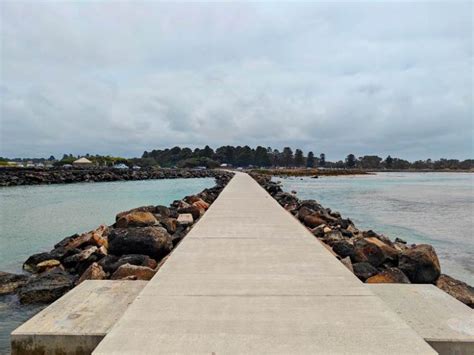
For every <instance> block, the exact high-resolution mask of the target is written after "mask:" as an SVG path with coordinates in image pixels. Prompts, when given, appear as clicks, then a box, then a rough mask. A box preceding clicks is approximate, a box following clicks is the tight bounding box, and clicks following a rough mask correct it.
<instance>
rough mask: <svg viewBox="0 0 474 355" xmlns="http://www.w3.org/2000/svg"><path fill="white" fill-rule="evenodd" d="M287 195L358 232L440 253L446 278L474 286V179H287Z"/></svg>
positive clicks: (459, 175) (471, 176)
mask: <svg viewBox="0 0 474 355" xmlns="http://www.w3.org/2000/svg"><path fill="white" fill-rule="evenodd" d="M275 180H280V181H282V184H283V189H284V190H285V191H288V192H289V191H292V190H295V191H297V196H298V197H299V198H301V199H315V200H318V201H319V202H320V203H321V204H322V205H323V206H324V207H329V208H331V209H332V210H335V211H339V212H340V213H341V214H342V215H343V217H347V218H350V219H351V220H352V221H353V222H354V223H355V224H356V226H358V227H359V228H363V229H373V230H374V231H376V232H379V233H382V234H385V235H386V236H389V237H390V238H392V239H395V237H399V238H402V239H404V240H406V241H407V242H408V243H428V244H431V245H433V246H434V247H435V249H436V252H437V254H438V257H439V259H440V263H441V269H442V272H443V273H446V274H448V275H451V276H453V277H455V278H457V279H460V280H462V281H465V282H467V283H469V284H471V285H473V284H474V232H473V231H474V174H469V173H378V174H376V175H359V176H350V177H348V176H339V177H321V178H319V179H312V178H306V177H305V178H303V179H301V178H287V179H280V178H276V179H275Z"/></svg>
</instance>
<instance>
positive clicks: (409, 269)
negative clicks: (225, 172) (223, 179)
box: [250, 174, 474, 308]
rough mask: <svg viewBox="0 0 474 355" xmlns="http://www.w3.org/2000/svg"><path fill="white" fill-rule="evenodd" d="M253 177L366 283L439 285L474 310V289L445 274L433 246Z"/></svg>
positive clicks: (259, 177) (274, 183)
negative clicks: (362, 224)
mask: <svg viewBox="0 0 474 355" xmlns="http://www.w3.org/2000/svg"><path fill="white" fill-rule="evenodd" d="M250 175H251V176H252V177H253V178H254V179H255V180H256V181H257V182H258V183H259V184H260V185H261V186H262V187H263V188H264V189H265V190H266V191H267V192H268V193H269V194H270V195H271V196H272V197H273V198H274V199H275V200H276V201H277V202H278V203H279V204H280V205H281V206H282V207H283V208H285V209H286V210H287V211H288V212H289V213H291V214H292V215H293V216H294V217H295V218H296V219H298V220H299V221H300V222H301V224H303V225H304V226H305V227H306V228H308V229H309V230H310V232H311V233H312V234H313V235H314V236H315V237H316V238H318V240H319V241H320V242H322V243H323V245H324V246H325V247H326V248H327V249H328V250H329V251H330V252H331V253H332V254H333V255H334V256H335V257H336V258H337V259H338V260H339V261H341V263H343V264H344V265H345V266H346V267H347V268H348V269H349V270H350V271H352V272H353V273H354V274H355V275H356V276H357V277H358V278H359V279H360V280H361V281H362V282H365V283H422V284H423V283H424V284H433V285H435V286H437V287H438V288H440V289H441V290H443V291H445V292H447V293H448V294H450V295H451V296H452V297H454V298H456V299H458V300H459V301H461V302H463V303H464V304H466V305H468V306H469V307H471V308H474V287H472V286H470V285H468V284H467V283H465V282H463V281H461V280H457V279H454V278H452V277H451V276H449V275H446V274H443V273H442V270H441V267H440V264H439V260H438V257H437V255H436V251H435V249H434V248H433V247H432V246H431V245H429V244H410V243H409V242H407V241H405V240H402V239H399V238H396V239H395V241H392V240H390V239H389V238H388V237H386V236H385V235H382V234H377V233H375V232H374V231H373V230H367V231H363V230H359V229H358V228H357V227H356V226H355V225H354V223H353V222H352V221H351V220H350V219H349V218H342V216H341V215H340V214H339V213H338V212H334V211H331V209H329V208H324V207H323V206H321V205H320V204H319V203H318V202H317V201H316V200H300V199H299V198H298V197H296V196H295V195H294V194H293V193H288V192H285V191H283V190H282V188H281V186H280V185H279V184H278V183H276V182H273V181H271V176H268V175H259V174H250Z"/></svg>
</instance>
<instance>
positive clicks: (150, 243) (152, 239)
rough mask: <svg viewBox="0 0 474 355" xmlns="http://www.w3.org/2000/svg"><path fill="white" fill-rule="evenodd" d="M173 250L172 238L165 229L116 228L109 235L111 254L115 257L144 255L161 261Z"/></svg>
mask: <svg viewBox="0 0 474 355" xmlns="http://www.w3.org/2000/svg"><path fill="white" fill-rule="evenodd" d="M172 248H173V243H172V241H171V237H170V235H169V234H168V232H167V231H166V229H165V228H163V227H143V228H128V229H123V228H116V229H113V230H112V231H111V232H110V234H109V253H111V254H113V255H118V256H121V255H125V254H144V255H148V256H150V257H151V258H153V259H155V260H161V259H162V258H163V257H164V256H165V255H167V254H168V253H169V252H170V251H171V249H172Z"/></svg>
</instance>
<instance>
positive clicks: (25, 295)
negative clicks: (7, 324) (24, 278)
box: [18, 268, 75, 303]
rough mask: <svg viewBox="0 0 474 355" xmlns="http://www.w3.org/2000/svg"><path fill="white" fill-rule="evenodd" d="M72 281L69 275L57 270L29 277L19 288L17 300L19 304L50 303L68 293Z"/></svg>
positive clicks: (72, 283) (72, 284)
mask: <svg viewBox="0 0 474 355" xmlns="http://www.w3.org/2000/svg"><path fill="white" fill-rule="evenodd" d="M74 280H75V279H74V277H73V276H72V275H71V274H69V273H67V272H65V271H63V270H61V269H59V268H56V269H53V270H49V271H46V272H44V273H42V274H39V275H37V276H34V277H31V278H30V279H29V280H28V282H27V283H26V284H25V285H23V286H22V287H20V289H19V291H18V298H19V300H20V302H21V303H50V302H53V301H55V300H57V299H58V298H59V297H61V296H62V295H64V294H65V293H66V292H67V291H69V290H70V289H71V288H72V287H73V286H74Z"/></svg>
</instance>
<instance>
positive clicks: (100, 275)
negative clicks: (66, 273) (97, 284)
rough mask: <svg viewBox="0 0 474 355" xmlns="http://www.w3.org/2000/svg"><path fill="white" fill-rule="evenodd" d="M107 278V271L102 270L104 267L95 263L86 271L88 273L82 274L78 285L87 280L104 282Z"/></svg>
mask: <svg viewBox="0 0 474 355" xmlns="http://www.w3.org/2000/svg"><path fill="white" fill-rule="evenodd" d="M106 277H107V275H106V274H105V271H104V270H103V269H102V267H101V266H100V265H99V264H97V263H96V262H94V263H92V264H91V265H90V266H89V267H88V268H87V269H86V271H84V272H83V273H82V275H81V277H80V278H79V280H78V281H77V284H78V285H79V284H80V283H81V282H83V281H85V280H103V279H105V278H106Z"/></svg>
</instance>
